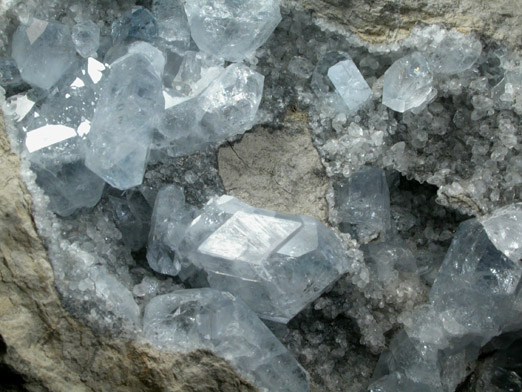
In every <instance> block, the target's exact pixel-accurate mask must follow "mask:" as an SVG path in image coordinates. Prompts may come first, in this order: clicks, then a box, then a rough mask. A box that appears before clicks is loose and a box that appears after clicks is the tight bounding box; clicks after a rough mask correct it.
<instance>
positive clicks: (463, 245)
mask: <svg viewBox="0 0 522 392" xmlns="http://www.w3.org/2000/svg"><path fill="white" fill-rule="evenodd" d="M521 222H522V205H521V204H514V205H510V206H508V207H505V208H502V209H500V210H497V211H495V212H494V213H493V214H492V215H489V216H486V217H484V218H481V219H472V220H469V221H466V222H464V223H462V224H461V226H460V227H459V230H458V231H457V233H456V234H455V237H454V238H453V241H452V243H451V247H450V249H449V250H448V253H447V254H446V257H445V259H444V262H443V264H442V267H441V269H440V271H439V274H438V276H437V279H436V280H435V283H434V284H433V287H432V288H431V291H430V302H429V304H427V305H424V306H422V307H420V308H417V309H416V310H415V311H414V312H413V314H412V316H411V318H410V320H409V321H406V328H405V330H404V331H401V332H400V333H399V334H398V335H396V336H395V337H394V339H393V340H392V342H391V344H390V348H389V350H390V351H389V352H387V353H385V354H383V355H382V356H381V358H380V360H379V363H378V365H377V368H376V370H375V375H374V377H375V378H378V380H377V381H375V382H374V383H373V384H372V386H371V387H370V390H371V391H379V392H392V391H404V392H408V391H417V390H424V391H434V392H435V391H446V390H454V389H455V388H456V387H457V385H458V384H459V383H460V382H461V381H462V380H463V379H464V377H465V376H466V375H467V373H466V372H467V370H466V365H467V362H468V361H470V360H474V359H476V358H477V356H478V350H479V348H480V347H482V346H483V345H485V344H486V343H487V342H488V341H490V340H491V338H493V337H494V336H497V335H499V334H500V333H502V332H506V331H515V330H519V329H520V327H521V326H522V321H521V320H522V318H521V317H522V308H521V305H520V304H521V298H522V297H521V292H520V282H521V281H522V265H521V263H520V260H521V256H522V251H521V249H522V242H521V240H520V239H521V238H522V237H521V233H522V224H521Z"/></svg>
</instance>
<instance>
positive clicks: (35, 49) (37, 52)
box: [12, 19, 76, 89]
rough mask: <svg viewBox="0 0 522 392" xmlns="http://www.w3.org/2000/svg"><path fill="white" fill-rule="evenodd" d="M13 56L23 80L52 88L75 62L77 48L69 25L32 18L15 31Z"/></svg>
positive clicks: (43, 87)
mask: <svg viewBox="0 0 522 392" xmlns="http://www.w3.org/2000/svg"><path fill="white" fill-rule="evenodd" d="M12 56H13V58H14V59H15V61H16V64H17V65H18V69H19V70H20V74H21V75H22V78H23V80H25V81H26V82H27V83H29V84H30V85H32V86H35V87H40V88H42V89H49V88H51V87H52V86H53V85H54V84H55V83H56V82H58V80H59V79H60V78H61V77H62V76H63V75H64V73H65V72H66V71H67V70H68V69H69V68H70V67H71V66H72V65H73V64H74V62H75V60H76V50H75V47H74V44H73V42H72V39H71V32H70V31H69V28H68V27H67V26H65V25H63V24H61V23H57V22H47V21H43V20H40V19H32V20H31V21H30V22H29V24H27V25H20V26H19V27H18V29H17V30H16V31H15V33H14V35H13V40H12Z"/></svg>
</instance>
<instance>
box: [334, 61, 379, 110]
mask: <svg viewBox="0 0 522 392" xmlns="http://www.w3.org/2000/svg"><path fill="white" fill-rule="evenodd" d="M328 77H329V78H330V80H331V81H332V83H333V85H334V86H335V89H336V90H337V92H338V93H339V94H340V95H341V97H342V98H343V101H344V103H345V104H346V106H348V109H349V110H350V111H351V112H353V111H356V110H357V109H359V108H360V107H361V105H363V104H364V103H365V102H366V101H368V99H369V98H370V97H371V95H372V91H371V90H370V86H368V83H366V80H364V77H363V76H362V75H361V72H359V69H358V68H357V66H356V65H355V64H354V62H353V61H352V60H350V59H348V60H344V61H341V62H339V63H337V64H335V65H334V66H332V67H330V69H329V70H328Z"/></svg>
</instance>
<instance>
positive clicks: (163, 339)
mask: <svg viewBox="0 0 522 392" xmlns="http://www.w3.org/2000/svg"><path fill="white" fill-rule="evenodd" d="M143 329H144V331H145V335H146V336H147V337H148V338H149V339H151V340H152V341H154V342H156V343H159V344H161V345H163V346H164V347H168V348H170V349H172V350H177V351H184V352H190V351H193V350H195V349H206V350H211V351H213V352H214V353H216V354H217V355H219V356H221V357H223V358H224V359H226V360H227V361H229V362H230V363H231V364H232V365H234V366H235V367H236V368H237V369H238V370H239V371H241V373H243V374H244V375H245V376H246V377H247V378H249V379H251V380H252V381H253V382H254V384H255V385H256V386H258V387H259V388H260V389H261V390H262V391H270V392H297V391H299V392H307V391H309V389H310V387H309V382H308V374H307V373H306V371H305V370H304V369H303V368H302V367H301V366H300V365H299V363H297V361H296V360H295V359H294V358H293V357H292V355H291V354H290V353H289V352H288V351H287V349H286V348H285V347H284V346H283V345H282V344H281V343H280V342H279V341H278V340H277V338H276V337H275V336H274V335H273V334H272V332H270V330H269V329H268V328H267V327H266V326H265V325H264V324H263V322H262V321H261V320H259V318H258V317H257V316H256V314H255V313H253V312H252V311H251V310H250V309H249V308H248V307H247V306H246V305H245V304H244V303H243V302H242V301H241V300H240V299H238V298H235V297H234V296H232V295H231V294H229V293H223V292H219V291H216V290H212V289H193V290H182V291H175V292H173V293H171V294H167V295H161V296H158V297H155V298H153V299H152V300H151V301H150V303H149V304H148V305H147V307H146V308H145V314H144V316H143Z"/></svg>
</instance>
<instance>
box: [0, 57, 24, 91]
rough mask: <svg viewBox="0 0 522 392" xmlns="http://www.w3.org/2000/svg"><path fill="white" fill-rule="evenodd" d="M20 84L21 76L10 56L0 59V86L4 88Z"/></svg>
mask: <svg viewBox="0 0 522 392" xmlns="http://www.w3.org/2000/svg"><path fill="white" fill-rule="evenodd" d="M21 84H22V76H21V75H20V71H19V70H18V66H17V65H16V61H14V60H13V59H11V58H2V59H0V86H2V87H4V88H9V87H16V86H19V85H21Z"/></svg>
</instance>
